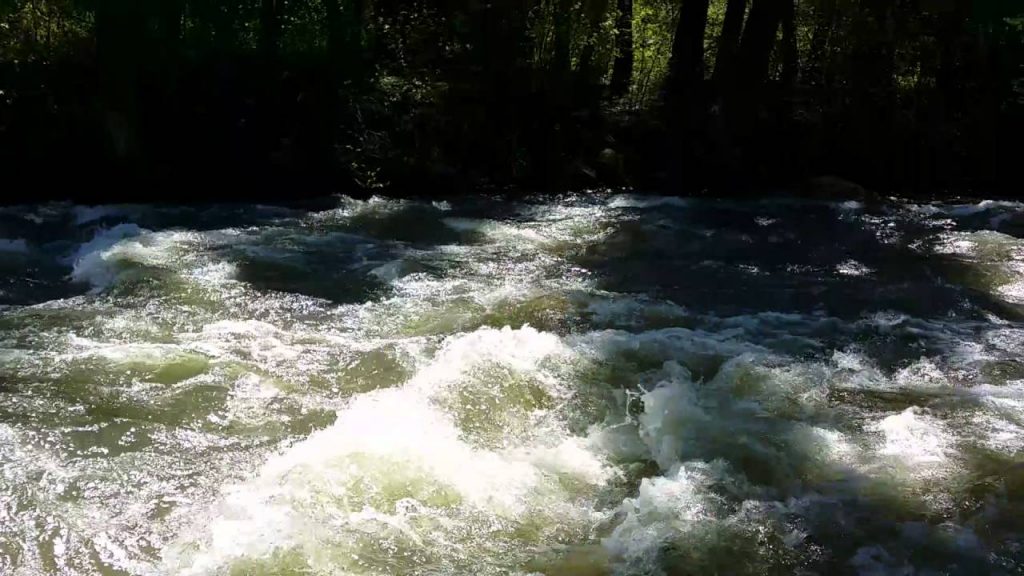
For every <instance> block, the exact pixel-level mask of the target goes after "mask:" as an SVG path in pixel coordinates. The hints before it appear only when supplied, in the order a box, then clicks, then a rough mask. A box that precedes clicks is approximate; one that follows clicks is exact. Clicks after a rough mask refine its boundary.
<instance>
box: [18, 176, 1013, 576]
mask: <svg viewBox="0 0 1024 576" xmlns="http://www.w3.org/2000/svg"><path fill="white" fill-rule="evenodd" d="M1017 211H1019V210H1018V207H1016V206H1013V205H1004V204H991V203H990V204H985V203H983V204H979V205H977V206H974V205H969V206H959V207H958V206H927V207H920V206H898V205H893V206H890V207H888V208H885V209H883V210H879V209H877V208H874V207H872V208H866V207H864V206H852V205H826V204H806V205H805V204H800V203H794V202H761V203H750V204H740V203H729V202H716V201H707V200H700V201H696V200H687V201H680V200H678V199H672V198H659V197H644V196H639V195H623V196H614V197H602V196H600V195H594V196H592V197H578V198H565V199H560V200H531V199H527V200H525V201H521V202H518V203H511V202H498V201H487V200H474V201H466V202H460V201H452V202H450V203H447V204H443V205H441V204H429V203H420V202H414V201H397V200H387V199H380V198H377V199H372V200H368V201H359V200H351V199H343V200H341V201H340V203H339V206H338V208H336V209H333V210H327V211H322V212H308V213H307V212H303V211H301V210H287V209H273V208H269V207H258V206H254V207H197V208H176V207H166V208H159V207H155V208H147V207H140V206H126V207H95V208H76V207H71V206H67V205H51V206H47V207H37V208H35V207H34V208H24V209H22V208H19V209H17V210H14V211H13V212H11V214H10V215H8V214H7V213H5V215H4V218H8V216H10V217H11V218H15V217H16V218H20V219H21V220H20V221H23V223H22V224H19V226H21V227H19V228H18V237H19V238H20V237H24V238H25V239H26V240H25V247H26V248H27V250H28V251H27V252H26V251H23V250H20V247H21V244H20V243H18V244H17V247H19V250H17V251H13V252H14V253H13V254H8V253H9V252H12V251H11V250H8V251H7V252H3V251H2V250H0V258H8V259H10V260H9V261H10V262H13V264H11V265H12V266H15V268H13V270H21V268H17V267H21V266H25V265H26V264H25V262H26V261H29V262H32V261H36V260H38V261H40V262H42V261H43V260H44V259H49V260H46V262H48V264H45V265H46V266H50V267H52V269H54V270H59V271H60V273H59V274H55V275H52V276H47V277H46V279H45V282H47V283H48V284H47V286H49V288H48V289H51V290H53V291H55V292H54V293H55V294H59V295H58V296H55V297H54V298H51V299H47V300H45V301H44V302H41V303H38V304H33V302H35V301H34V300H31V299H25V300H24V301H15V304H14V305H12V306H8V307H7V308H4V309H2V310H0V571H4V572H5V573H6V572H11V573H13V574H31V575H35V574H46V573H55V572H64V573H70V574H79V573H80V574H87V573H111V574H112V573H124V572H127V573H133V574H135V573H137V574H284V573H301V574H306V573H314V574H339V573H344V574H381V575H383V574H388V575H397V574H450V575H461V574H524V575H525V574H549V575H567V574H571V575H574V576H582V575H587V576H592V575H598V574H601V575H609V574H623V575H625V574H630V575H633V574H651V575H658V574H698V573H699V574H704V573H729V574H763V573H786V574H788V573H796V572H799V571H803V572H805V573H858V574H859V573H863V574H877V573H886V574H888V573H905V572H906V573H909V572H908V571H916V572H922V573H927V572H928V571H932V572H936V573H965V574H966V573H971V574H975V573H1006V574H1012V573H1014V572H1015V571H1018V570H1019V568H1020V562H1021V556H1020V551H1019V541H1020V535H1021V533H1022V531H1024V525H1022V524H1021V522H1020V520H1019V518H1021V517H1024V515H1022V514H1021V513H1022V512H1024V509H1022V508H1021V502H1022V499H1021V495H1022V492H1021V488H1022V487H1024V477H1022V476H1021V474H1020V466H1021V464H1020V457H1021V449H1022V443H1021V442H1020V441H1018V440H1019V437H1020V435H1021V431H1022V427H1024V416H1022V414H1024V413H1022V412H1021V410H1022V409H1024V401H1022V396H1021V393H1020V388H1021V382H1024V365H1022V364H1021V363H1020V361H1019V359H1018V358H1017V356H1018V355H1019V353H1020V351H1021V340H1022V339H1021V338H1020V337H1019V334H1017V332H1019V331H1021V330H1022V328H1020V327H1018V326H1017V323H1018V322H1019V321H1020V318H1019V315H1018V313H1017V310H1016V309H1015V308H1014V306H1015V300H1014V299H1013V298H1012V286H1013V285H1014V283H1015V282H1016V281H1017V280H1016V276H1017V275H1018V274H1017V272H1018V271H1017V270H1016V268H1015V266H1016V264H1014V262H1015V261H1016V260H1017V252H1018V246H1017V243H1018V241H1017V239H1016V238H1015V237H1014V236H1012V233H1013V231H1014V226H1015V224H1014V223H1015V222H1016V221H1017V220H1019V217H1018V216H1017ZM36 226H39V227H48V228H47V231H48V232H47V234H49V233H50V231H52V230H58V229H59V230H61V231H62V232H60V234H63V236H60V235H59V234H58V236H60V238H59V239H56V240H54V239H52V238H51V239H50V240H47V241H40V240H39V238H41V237H42V232H38V233H37V232H33V230H34V228H33V227H36ZM23 228H24V229H23ZM993 230H998V232H995V231H993ZM23 232H24V233H23ZM34 234H37V235H34ZM825 235H828V236H825ZM836 235H838V238H839V239H838V240H836V238H835V236H836ZM819 236H820V238H819ZM823 238H827V241H825V240H823ZM13 245H14V244H12V246H13ZM769 246H770V247H771V249H770V250H769V249H768V247H769ZM808 247H810V248H808ZM15 259H16V260H15ZM5 265H6V264H5ZM30 265H35V264H30ZM39 265H43V264H42V263H40V264H39ZM753 269H756V270H757V271H758V273H757V274H751V273H750V272H749V271H750V270H753ZM19 274H20V273H19ZM12 281H13V282H15V284H12V286H14V287H15V288H17V289H18V290H21V289H22V288H23V287H27V286H29V284H27V281H26V280H21V279H18V277H17V276H16V275H13V276H12ZM19 282H20V283H21V284H18V283H19ZM83 284H85V285H83ZM0 289H4V285H2V284H0ZM60 291H63V292H62V293H61V292H60ZM24 293H27V292H24V291H23V292H18V291H17V290H16V291H15V292H12V294H14V296H13V297H15V298H20V297H21V296H19V294H24ZM865 294H867V296H864V295H865Z"/></svg>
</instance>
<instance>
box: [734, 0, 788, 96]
mask: <svg viewBox="0 0 1024 576" xmlns="http://www.w3.org/2000/svg"><path fill="white" fill-rule="evenodd" d="M787 2H792V0H754V3H753V5H752V6H751V7H750V17H749V18H747V25H746V27H745V28H744V29H743V39H742V40H741V41H740V50H739V54H738V55H737V69H736V73H737V84H738V86H739V88H740V91H741V92H742V93H744V94H746V95H747V96H749V97H753V96H754V94H753V92H751V91H752V90H756V89H757V88H759V87H760V86H761V85H762V84H763V83H764V81H765V80H766V79H767V78H768V64H769V63H770V62H771V54H772V48H773V47H774V46H775V38H776V34H778V31H779V24H780V23H781V22H782V16H783V15H784V13H785V11H786V3H787Z"/></svg>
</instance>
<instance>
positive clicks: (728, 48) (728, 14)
mask: <svg viewBox="0 0 1024 576" xmlns="http://www.w3.org/2000/svg"><path fill="white" fill-rule="evenodd" d="M746 14H747V0H729V3H728V4H727V5H726V7H725V21H724V22H722V33H721V34H720V35H719V37H718V55H717V56H716V57H715V71H714V74H713V75H712V80H713V81H714V83H715V84H716V85H721V84H724V83H728V82H730V81H731V80H732V78H733V73H734V68H735V65H736V52H737V51H738V50H739V46H740V34H742V32H743V17H744V16H746Z"/></svg>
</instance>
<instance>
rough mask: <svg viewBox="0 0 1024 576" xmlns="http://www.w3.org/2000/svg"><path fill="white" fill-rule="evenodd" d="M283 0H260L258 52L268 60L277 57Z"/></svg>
mask: <svg viewBox="0 0 1024 576" xmlns="http://www.w3.org/2000/svg"><path fill="white" fill-rule="evenodd" d="M282 2H283V0H260V51H261V52H262V53H263V55H264V57H266V58H268V59H272V58H275V57H276V56H277V48H278V36H279V35H280V32H281V13H280V12H281V3H282Z"/></svg>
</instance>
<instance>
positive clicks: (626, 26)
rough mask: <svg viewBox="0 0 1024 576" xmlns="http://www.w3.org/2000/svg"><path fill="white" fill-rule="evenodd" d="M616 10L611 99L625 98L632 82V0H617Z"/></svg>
mask: <svg viewBox="0 0 1024 576" xmlns="http://www.w3.org/2000/svg"><path fill="white" fill-rule="evenodd" d="M618 9H619V12H618V16H616V18H615V64H614V65H613V66H612V80H611V86H610V93H611V96H612V97H613V98H621V97H623V96H625V95H626V93H627V92H629V85H630V82H631V81H632V80H633V0H618Z"/></svg>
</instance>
